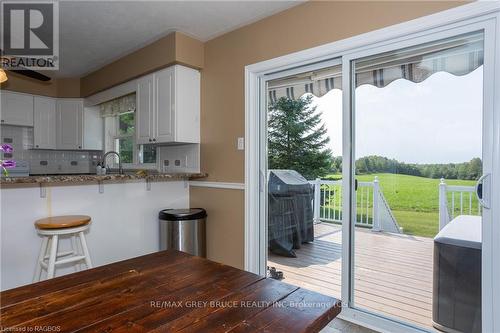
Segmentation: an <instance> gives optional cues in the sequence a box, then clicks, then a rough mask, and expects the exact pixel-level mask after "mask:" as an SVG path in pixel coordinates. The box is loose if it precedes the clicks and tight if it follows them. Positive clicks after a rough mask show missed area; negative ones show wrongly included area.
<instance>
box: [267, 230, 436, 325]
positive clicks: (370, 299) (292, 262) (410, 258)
mask: <svg viewBox="0 0 500 333" xmlns="http://www.w3.org/2000/svg"><path fill="white" fill-rule="evenodd" d="M314 234H315V240H314V242H313V243H311V244H304V245H303V246H302V247H301V248H300V249H297V250H295V252H296V254H297V258H286V257H281V256H277V255H274V254H272V253H269V261H268V265H269V266H274V267H276V269H277V270H280V271H283V273H284V276H285V278H284V279H283V281H284V282H288V283H290V284H294V285H297V286H300V287H304V288H308V289H311V290H314V291H317V292H320V293H323V294H326V295H330V296H334V297H336V298H340V290H341V266H342V258H341V253H342V243H341V237H342V235H341V232H340V226H338V225H333V224H329V223H320V224H317V225H315V230H314ZM354 237H355V244H356V246H355V258H354V263H355V282H354V284H355V287H354V289H355V293H354V295H355V303H356V304H357V306H358V307H362V308H365V309H368V310H370V311H374V312H378V313H381V314H383V315H386V316H390V317H395V318H397V319H399V320H404V321H409V322H411V323H412V324H416V325H419V326H423V327H425V328H427V329H429V328H431V327H432V321H431V320H432V251H433V241H432V239H431V238H425V237H416V236H409V235H393V234H387V233H375V232H371V231H370V230H368V229H362V228H357V229H356V233H355V236H354Z"/></svg>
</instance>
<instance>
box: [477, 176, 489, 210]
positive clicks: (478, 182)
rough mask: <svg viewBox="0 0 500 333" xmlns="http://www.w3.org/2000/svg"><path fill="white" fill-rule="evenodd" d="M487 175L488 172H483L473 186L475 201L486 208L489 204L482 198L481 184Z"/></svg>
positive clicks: (482, 188)
mask: <svg viewBox="0 0 500 333" xmlns="http://www.w3.org/2000/svg"><path fill="white" fill-rule="evenodd" d="M489 175H490V174H489V173H485V174H484V175H482V176H481V177H480V178H479V179H478V180H477V182H476V186H475V191H474V192H475V193H476V198H477V201H478V202H479V204H480V205H481V206H483V207H484V208H486V209H490V204H489V202H488V201H487V200H485V198H484V186H483V184H484V181H485V180H486V179H487V178H488V176H489Z"/></svg>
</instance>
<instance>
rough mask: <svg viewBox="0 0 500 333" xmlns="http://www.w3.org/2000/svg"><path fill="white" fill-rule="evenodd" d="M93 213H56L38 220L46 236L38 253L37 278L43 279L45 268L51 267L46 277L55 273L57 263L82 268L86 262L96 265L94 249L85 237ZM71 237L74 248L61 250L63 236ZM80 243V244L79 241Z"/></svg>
mask: <svg viewBox="0 0 500 333" xmlns="http://www.w3.org/2000/svg"><path fill="white" fill-rule="evenodd" d="M90 220H91V219H90V216H87V215H66V216H52V217H47V218H44V219H40V220H37V221H35V227H36V232H37V233H38V235H39V236H41V237H42V246H41V248H40V253H39V254H38V260H37V265H36V268H35V274H34V276H33V282H37V281H40V280H41V279H42V269H43V270H46V271H47V275H46V278H47V279H51V278H53V277H54V276H55V271H56V267H58V266H61V265H68V264H73V265H74V266H75V269H76V270H77V271H79V270H80V269H81V265H82V262H85V266H87V268H92V261H91V260H90V253H89V249H88V247H87V241H86V240H85V232H87V231H88V229H89V228H90ZM64 238H69V239H70V241H71V249H70V250H69V251H63V252H61V251H59V250H58V249H59V243H60V241H61V239H64ZM78 243H80V244H78Z"/></svg>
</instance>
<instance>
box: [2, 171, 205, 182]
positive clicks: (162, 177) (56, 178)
mask: <svg viewBox="0 0 500 333" xmlns="http://www.w3.org/2000/svg"><path fill="white" fill-rule="evenodd" d="M205 177H207V174H206V173H151V174H135V173H126V174H123V175H120V174H108V175H52V176H42V175H40V176H38V175H36V176H28V177H2V178H1V179H0V184H44V183H88V182H102V181H126V180H137V179H144V180H147V181H169V180H170V181H172V180H191V179H200V178H205Z"/></svg>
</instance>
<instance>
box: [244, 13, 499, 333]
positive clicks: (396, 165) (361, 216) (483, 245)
mask: <svg viewBox="0 0 500 333" xmlns="http://www.w3.org/2000/svg"><path fill="white" fill-rule="evenodd" d="M494 23H495V22H494V20H491V19H490V18H485V19H484V20H482V19H481V20H479V19H477V18H474V19H471V20H470V21H468V22H465V21H464V22H461V23H457V22H455V23H453V24H450V25H449V26H441V27H439V28H433V29H428V30H425V31H424V30H422V31H420V30H419V31H420V32H416V33H415V34H414V35H405V36H400V35H398V34H396V35H398V36H399V37H397V38H394V39H393V40H389V39H383V41H380V42H372V43H366V44H365V45H363V46H359V44H357V42H356V43H354V44H356V46H353V47H352V48H351V49H346V48H345V46H344V44H342V43H341V46H339V47H338V48H337V49H336V53H332V57H330V58H329V59H331V60H328V61H325V60H324V59H328V57H326V56H325V54H321V55H320V56H318V57H319V58H318V59H311V61H310V62H309V63H307V62H304V57H303V55H301V58H300V59H301V60H300V61H298V62H297V63H291V64H290V66H289V67H286V66H285V67H280V71H279V72H278V71H272V70H269V71H268V72H266V73H262V74H259V75H256V76H255V81H252V80H249V82H250V83H255V86H256V87H257V86H258V87H259V89H260V97H261V98H260V100H259V103H260V104H259V110H260V113H259V114H258V117H257V116H255V115H252V114H250V115H248V116H249V119H250V120H251V121H252V124H259V125H258V126H256V125H252V126H256V127H258V129H259V131H258V132H259V133H258V140H255V141H258V144H257V145H258V147H259V149H258V150H259V153H260V155H259V156H258V161H257V162H255V163H254V164H251V166H255V165H257V164H258V167H255V168H254V169H255V170H256V172H253V173H252V172H250V173H249V174H250V176H251V177H250V178H249V179H253V180H255V179H258V182H249V183H248V184H247V185H248V187H249V191H248V192H249V194H250V196H251V198H252V200H250V201H249V202H250V204H252V205H253V198H255V197H254V195H255V194H256V193H257V192H258V194H257V195H256V197H257V198H258V200H259V204H258V214H259V221H260V223H259V229H258V233H259V237H258V241H259V248H258V251H254V252H252V251H249V253H250V254H255V253H256V252H258V254H257V255H255V257H257V258H258V264H256V267H257V268H258V269H257V270H258V272H259V273H260V274H262V275H264V274H266V275H267V276H268V277H270V278H275V279H280V280H283V281H285V282H289V283H292V284H295V285H298V286H301V287H304V288H308V289H312V290H315V291H318V292H320V293H324V294H329V295H332V296H335V297H338V298H341V299H342V304H343V310H342V314H343V316H344V317H345V318H349V319H352V320H354V321H357V322H360V323H362V324H363V325H365V326H368V327H376V328H378V329H380V330H383V331H386V332H401V331H404V332H419V331H430V332H433V331H435V330H436V329H437V330H443V331H449V332H481V331H486V332H488V331H494V329H493V327H494V326H493V325H494V320H493V318H495V317H494V315H495V314H494V313H493V309H494V304H495V302H498V300H497V299H498V297H496V298H495V297H493V296H492V295H497V294H498V291H497V290H498V288H497V282H498V281H495V282H494V281H493V276H495V274H497V275H498V266H499V265H498V259H495V258H498V252H499V251H498V250H499V245H498V244H499V243H500V242H499V237H500V234H499V233H498V229H499V228H498V221H499V220H500V219H499V218H498V209H499V207H498V205H499V202H500V195H499V193H498V191H497V189H498V188H500V180H499V179H498V175H499V174H500V173H499V169H500V158H499V157H498V156H500V149H499V146H500V142H499V140H500V139H498V138H500V121H499V119H500V118H499V116H498V112H497V113H495V112H494V111H495V108H496V109H497V111H498V105H497V104H498V102H497V104H495V102H496V101H498V98H499V97H500V96H499V92H498V87H497V88H495V80H500V74H499V73H500V71H499V69H498V68H497V67H496V66H499V65H498V64H497V63H496V62H495V57H496V58H497V59H498V55H496V54H498V52H499V51H495V50H498V49H500V47H499V46H497V45H496V43H497V38H495V34H499V33H500V31H499V30H498V28H497V26H496V25H495V24H494ZM311 52H314V51H311ZM283 68H288V69H285V70H283ZM252 126H251V127H252ZM255 141H254V143H255ZM249 156H250V157H252V156H253V155H251V154H249ZM254 169H249V170H250V171H252V170H254ZM257 172H258V177H256V175H257ZM257 183H258V186H256V185H255V184H257ZM495 184H496V185H495ZM495 186H496V187H495ZM255 200H257V199H255ZM252 207H253V206H252ZM252 212H253V210H252ZM247 228H248V229H249V230H251V231H252V232H251V233H250V234H251V236H252V237H253V235H255V234H256V232H255V229H253V227H252V226H251V225H249V224H248V221H247ZM252 244H254V243H252ZM495 249H496V250H495ZM250 259H253V258H250ZM250 259H249V261H251V260H250ZM495 260H496V261H495ZM253 262H254V261H252V263H253ZM257 270H256V271H257Z"/></svg>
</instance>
